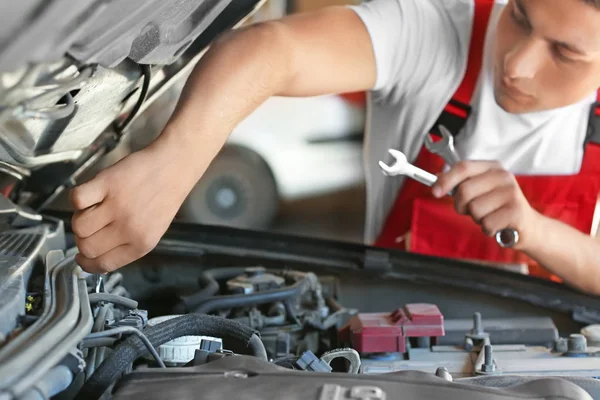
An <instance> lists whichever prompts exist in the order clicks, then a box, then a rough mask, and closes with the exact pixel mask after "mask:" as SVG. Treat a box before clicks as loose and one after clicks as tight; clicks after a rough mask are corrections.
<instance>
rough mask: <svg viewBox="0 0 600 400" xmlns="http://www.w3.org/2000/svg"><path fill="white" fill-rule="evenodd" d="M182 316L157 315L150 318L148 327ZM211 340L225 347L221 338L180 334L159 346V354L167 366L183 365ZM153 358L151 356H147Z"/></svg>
mask: <svg viewBox="0 0 600 400" xmlns="http://www.w3.org/2000/svg"><path fill="white" fill-rule="evenodd" d="M177 317H180V315H166V316H162V317H156V318H152V319H150V320H148V327H149V328H152V327H155V326H157V325H158V324H161V323H163V322H164V321H167V320H170V319H173V318H177ZM206 341H209V342H210V343H218V344H219V348H222V347H223V340H222V339H220V338H214V337H210V336H198V335H189V336H180V337H178V338H176V339H173V340H171V341H169V342H167V343H165V344H163V345H161V346H160V347H158V349H157V351H158V355H159V356H160V358H161V359H162V360H163V362H164V363H165V365H167V366H181V365H185V364H187V363H188V362H190V361H191V360H193V359H194V357H195V352H196V350H197V349H198V347H199V346H200V347H201V345H202V343H203V342H206ZM146 358H148V359H151V358H150V357H146Z"/></svg>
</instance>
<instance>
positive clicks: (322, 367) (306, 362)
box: [296, 350, 332, 372]
mask: <svg viewBox="0 0 600 400" xmlns="http://www.w3.org/2000/svg"><path fill="white" fill-rule="evenodd" d="M296 364H297V365H298V366H299V367H300V368H302V369H303V370H304V371H311V372H331V371H332V369H331V367H330V366H329V363H328V362H325V361H324V360H320V359H319V357H317V356H316V355H315V354H314V353H313V352H312V351H310V350H308V351H305V352H304V354H302V355H301V356H300V358H299V359H298V361H296Z"/></svg>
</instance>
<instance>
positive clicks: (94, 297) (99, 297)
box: [89, 293, 138, 309]
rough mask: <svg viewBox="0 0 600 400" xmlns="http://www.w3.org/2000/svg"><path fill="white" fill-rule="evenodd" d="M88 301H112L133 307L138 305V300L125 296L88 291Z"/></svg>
mask: <svg viewBox="0 0 600 400" xmlns="http://www.w3.org/2000/svg"><path fill="white" fill-rule="evenodd" d="M89 297H90V303H91V304H96V303H100V302H105V303H113V304H116V305H118V306H122V307H125V308H131V309H135V308H137V307H138V302H137V301H135V300H131V299H128V298H127V297H123V296H117V295H115V294H111V293H90V295H89Z"/></svg>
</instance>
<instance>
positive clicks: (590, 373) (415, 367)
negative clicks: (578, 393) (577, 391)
mask: <svg viewBox="0 0 600 400" xmlns="http://www.w3.org/2000/svg"><path fill="white" fill-rule="evenodd" d="M486 348H488V347H485V346H484V348H483V349H482V350H481V351H475V350H471V351H468V350H465V349H462V348H460V347H457V346H432V347H431V348H414V349H409V350H408V352H407V355H403V354H400V353H396V354H388V355H386V356H367V357H363V358H362V368H361V372H362V373H364V374H386V373H391V372H399V371H422V372H427V373H431V374H433V373H435V371H436V370H437V368H439V367H445V368H446V369H447V370H448V372H449V373H450V374H451V375H452V376H453V377H454V378H455V379H456V378H466V377H472V376H476V375H477V374H481V373H482V372H483V373H490V372H494V373H502V374H506V375H523V376H583V377H589V378H593V377H597V376H600V359H599V357H598V356H596V355H595V354H597V353H596V352H598V351H600V348H589V349H588V353H587V355H586V356H582V357H571V356H569V354H568V353H557V352H554V351H553V350H551V349H548V348H546V347H539V346H538V347H535V346H524V345H493V346H491V347H489V348H488V349H489V350H488V356H487V360H486V354H485V353H486V350H485V349H486ZM484 365H486V366H485V367H484ZM492 365H493V366H492Z"/></svg>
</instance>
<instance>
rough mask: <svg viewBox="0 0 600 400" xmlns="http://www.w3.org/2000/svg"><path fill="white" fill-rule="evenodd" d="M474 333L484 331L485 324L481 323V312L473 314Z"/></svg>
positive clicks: (477, 333)
mask: <svg viewBox="0 0 600 400" xmlns="http://www.w3.org/2000/svg"><path fill="white" fill-rule="evenodd" d="M472 332H473V334H475V335H480V334H482V333H483V324H482V323H481V314H480V313H478V312H476V313H475V314H473V330H472Z"/></svg>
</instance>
